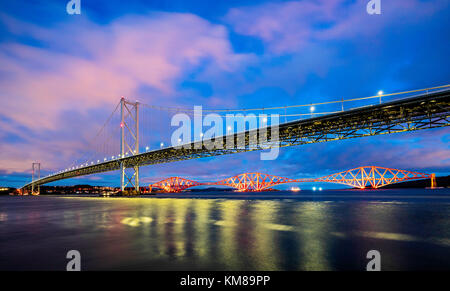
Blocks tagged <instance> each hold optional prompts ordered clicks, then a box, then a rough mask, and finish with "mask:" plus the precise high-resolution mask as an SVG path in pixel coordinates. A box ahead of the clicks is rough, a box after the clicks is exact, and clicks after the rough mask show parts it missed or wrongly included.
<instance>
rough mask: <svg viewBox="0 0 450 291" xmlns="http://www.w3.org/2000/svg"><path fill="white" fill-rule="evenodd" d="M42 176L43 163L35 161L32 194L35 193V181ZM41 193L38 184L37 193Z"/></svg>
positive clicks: (32, 175)
mask: <svg viewBox="0 0 450 291" xmlns="http://www.w3.org/2000/svg"><path fill="white" fill-rule="evenodd" d="M40 178H41V163H33V164H32V165H31V194H32V195H34V193H35V192H34V188H35V186H34V181H35V180H39V179H40ZM40 193H41V187H40V186H39V185H38V186H37V195H39V194H40Z"/></svg>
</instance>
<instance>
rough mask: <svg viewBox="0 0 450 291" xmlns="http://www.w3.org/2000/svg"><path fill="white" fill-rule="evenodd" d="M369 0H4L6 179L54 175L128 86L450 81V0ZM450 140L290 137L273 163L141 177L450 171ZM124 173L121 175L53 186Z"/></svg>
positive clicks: (282, 93) (363, 88)
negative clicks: (72, 8) (377, 4)
mask: <svg viewBox="0 0 450 291" xmlns="http://www.w3.org/2000/svg"><path fill="white" fill-rule="evenodd" d="M40 2H42V3H40ZM367 2H368V1H367V0H363V1H347V0H317V1H313V0H311V1H309V0H304V1H255V0H253V1H246V0H244V1H238V0H229V1H201V0H193V1H183V0H176V1H159V0H158V1H138V0H129V1H126V2H124V1H115V0H111V1H105V0H102V1H93V0H81V11H82V13H81V15H68V14H67V13H66V3H67V1H61V0H59V1H24V0H16V1H1V2H0V98H1V101H2V102H1V103H2V104H1V106H0V140H1V142H0V186H11V187H19V186H22V185H24V184H25V183H27V182H29V181H30V179H31V174H30V173H31V164H32V163H33V162H35V161H39V162H41V167H42V174H43V175H45V174H48V173H51V172H54V171H57V170H61V169H65V167H68V166H69V165H70V164H72V162H73V161H74V160H76V159H78V158H79V156H80V155H81V153H83V151H84V149H85V147H86V144H87V143H88V141H89V139H91V138H92V137H93V136H95V134H96V132H97V131H98V129H99V128H101V126H102V125H103V123H104V122H105V120H106V119H107V118H108V116H109V115H110V113H111V112H112V111H113V109H114V107H115V106H116V104H117V103H118V102H119V99H120V97H121V96H127V98H130V100H139V101H140V102H143V103H146V104H152V105H156V106H174V107H177V106H179V107H185V108H186V107H189V108H193V106H194V105H202V106H203V107H204V108H210V109H213V108H220V109H221V108H253V107H273V106H285V105H288V106H289V105H295V104H308V103H311V102H324V101H329V100H338V99H340V98H342V97H345V98H357V97H364V96H372V95H377V94H378V92H379V91H380V90H382V91H383V92H384V93H391V92H398V91H406V90H411V89H419V88H426V87H433V86H439V85H446V84H450V57H449V51H450V37H449V36H450V1H441V0H436V1H422V0H396V1H383V0H382V13H381V14H380V15H369V14H367V12H366V4H367ZM314 110H320V108H314ZM308 111H309V109H308ZM158 144H159V141H158ZM449 145H450V129H449V128H447V127H444V128H439V129H431V130H424V131H416V132H408V133H399V134H392V135H381V136H374V137H366V138H359V139H350V140H343V141H334V142H327V143H318V144H311V145H305V146H296V147H289V148H282V149H280V156H279V157H278V159H276V160H273V161H261V160H260V158H259V157H260V155H259V153H258V152H249V153H241V154H233V155H228V156H220V157H214V158H206V159H198V160H189V161H181V162H175V163H168V164H162V165H155V166H146V167H143V168H142V170H141V185H142V186H144V185H146V184H148V183H149V182H150V181H155V180H158V179H164V178H168V177H170V176H181V177H185V178H188V179H194V180H199V181H215V180H218V179H221V178H225V177H230V176H234V175H237V174H240V173H244V172H262V173H268V174H273V175H278V176H285V177H289V178H310V177H319V176H323V175H328V174H332V173H334V172H339V171H343V170H347V169H351V168H355V167H359V166H371V165H374V166H381V167H389V168H397V169H407V170H413V171H419V172H424V173H436V174H437V175H447V174H450V147H449ZM144 147H145V146H144ZM118 181H119V175H118V173H117V172H111V173H106V174H99V175H92V176H87V177H80V178H75V179H68V180H62V181H59V182H56V183H52V184H50V185H73V184H84V183H86V184H92V185H107V186H118V185H119V183H118ZM291 186H293V185H288V186H285V188H286V187H291ZM317 186H322V187H324V188H330V187H331V188H338V187H339V186H336V185H317ZM279 188H283V187H279Z"/></svg>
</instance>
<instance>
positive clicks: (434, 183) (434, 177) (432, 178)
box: [431, 173, 437, 189]
mask: <svg viewBox="0 0 450 291" xmlns="http://www.w3.org/2000/svg"><path fill="white" fill-rule="evenodd" d="M436 187H437V184H436V174H435V173H433V174H431V189H435V188H436Z"/></svg>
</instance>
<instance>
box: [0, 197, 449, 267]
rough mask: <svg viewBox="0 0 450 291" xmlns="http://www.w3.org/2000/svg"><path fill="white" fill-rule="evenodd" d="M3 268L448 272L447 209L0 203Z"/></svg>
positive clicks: (217, 202) (219, 202) (212, 202)
mask: <svg viewBox="0 0 450 291" xmlns="http://www.w3.org/2000/svg"><path fill="white" fill-rule="evenodd" d="M0 199H2V200H1V204H0V237H1V238H2V239H1V241H0V269H57V270H64V269H65V264H66V262H67V261H66V260H65V254H66V252H67V251H68V250H70V249H76V250H79V251H80V252H81V254H82V264H83V268H84V269H92V270H94V269H147V270H336V269H357V270H364V269H365V264H366V263H367V261H366V259H365V256H366V253H367V251H369V250H371V249H377V250H380V252H381V255H382V264H383V268H384V269H394V270H395V269H423V268H438V269H449V268H450V262H449V260H448V259H447V260H443V258H450V243H449V242H450V227H449V223H450V218H449V217H450V204H449V203H436V202H433V203H406V202H404V203H403V202H402V203H399V202H397V203H383V202H364V201H348V202H342V201H339V202H333V201H331V202H323V201H296V200H289V201H284V200H226V199H171V198H167V199H129V198H68V197H64V198H63V197H32V198H30V199H29V198H9V197H5V198H3V197H2V198H0Z"/></svg>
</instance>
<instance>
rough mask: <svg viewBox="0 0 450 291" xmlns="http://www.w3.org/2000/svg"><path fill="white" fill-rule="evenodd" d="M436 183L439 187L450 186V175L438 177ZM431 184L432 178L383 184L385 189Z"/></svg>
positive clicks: (423, 186) (421, 186)
mask: <svg viewBox="0 0 450 291" xmlns="http://www.w3.org/2000/svg"><path fill="white" fill-rule="evenodd" d="M436 184H437V186H438V187H450V176H443V177H436ZM430 186H431V181H430V179H424V180H415V181H407V182H401V183H396V184H391V185H387V186H383V188H384V189H398V188H426V187H430Z"/></svg>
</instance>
